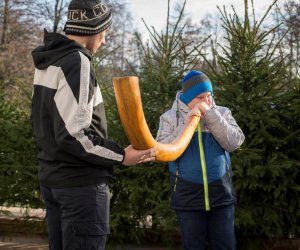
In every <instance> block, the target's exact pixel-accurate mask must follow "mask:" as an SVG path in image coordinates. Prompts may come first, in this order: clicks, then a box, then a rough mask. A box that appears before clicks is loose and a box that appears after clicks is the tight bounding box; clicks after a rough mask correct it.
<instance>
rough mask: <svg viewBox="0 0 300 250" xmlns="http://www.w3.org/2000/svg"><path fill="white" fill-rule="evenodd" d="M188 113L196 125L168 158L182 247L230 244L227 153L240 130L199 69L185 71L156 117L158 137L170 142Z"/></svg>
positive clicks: (240, 137)
mask: <svg viewBox="0 0 300 250" xmlns="http://www.w3.org/2000/svg"><path fill="white" fill-rule="evenodd" d="M192 115H198V116H201V120H200V124H199V125H198V129H197V131H196V132H195V134H194V136H193V137H192V140H191V142H190V144H189V145H188V147H187V149H186V150H185V152H184V153H183V154H182V155H181V156H180V157H179V158H178V159H177V160H175V161H173V162H169V171H170V186H171V203H172V208H173V209H174V210H175V212H176V216H177V220H178V223H179V227H180V231H181V237H182V244H183V247H184V249H185V250H202V249H203V250H204V249H207V248H208V246H210V248H211V249H224V250H225V249H228V250H229V249H230V250H232V249H235V244H236V243H235V236H234V204H235V201H236V198H235V193H234V189H233V186H232V181H231V179H232V176H231V164H230V156H229V152H231V151H233V150H235V149H237V148H238V147H239V146H240V145H241V144H242V143H243V141H244V138H245V137H244V134H243V132H242V131H241V129H240V128H239V126H238V125H237V123H236V121H235V120H234V118H233V117H232V115H231V112H230V110H229V109H228V108H226V107H220V106H217V105H215V103H214V100H213V87H212V84H211V82H210V80H209V78H208V77H207V76H206V75H205V74H203V73H202V72H200V71H196V70H192V71H190V72H188V73H187V74H186V75H185V77H184V78H183V80H182V91H181V92H179V93H178V94H177V96H176V100H175V101H174V103H173V106H172V108H171V109H170V110H168V111H167V112H166V113H164V114H163V115H162V116H161V118H160V124H159V130H158V134H157V138H156V139H157V141H159V142H163V143H169V142H171V141H173V139H175V138H176V137H177V135H178V134H179V133H180V131H181V129H182V127H183V125H184V123H185V122H186V121H188V119H189V117H190V116H192Z"/></svg>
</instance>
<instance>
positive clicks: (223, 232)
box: [176, 205, 236, 250]
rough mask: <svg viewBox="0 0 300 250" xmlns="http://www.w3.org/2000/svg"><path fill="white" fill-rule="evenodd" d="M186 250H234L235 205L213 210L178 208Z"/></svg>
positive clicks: (177, 212) (177, 213) (178, 218)
mask: <svg viewBox="0 0 300 250" xmlns="http://www.w3.org/2000/svg"><path fill="white" fill-rule="evenodd" d="M176 215H177V220H178V223H179V226H180V231H181V238H182V245H183V248H184V250H207V249H212V250H234V249H236V241H235V236H234V206H233V205H232V206H227V207H221V208H217V209H213V210H211V211H208V212H206V211H183V210H180V211H179V210H176Z"/></svg>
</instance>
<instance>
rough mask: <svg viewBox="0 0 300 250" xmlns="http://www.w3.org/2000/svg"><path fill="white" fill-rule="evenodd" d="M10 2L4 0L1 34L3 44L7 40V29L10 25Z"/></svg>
mask: <svg viewBox="0 0 300 250" xmlns="http://www.w3.org/2000/svg"><path fill="white" fill-rule="evenodd" d="M8 2H9V0H4V11H3V29H2V35H1V45H3V44H5V42H6V31H7V26H8V13H9V11H8Z"/></svg>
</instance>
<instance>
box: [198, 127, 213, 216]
mask: <svg viewBox="0 0 300 250" xmlns="http://www.w3.org/2000/svg"><path fill="white" fill-rule="evenodd" d="M197 129H198V142H199V151H200V161H201V167H202V176H203V186H204V199H205V210H206V211H209V210H210V207H209V197H208V183H207V173H206V163H205V155H204V150H203V143H202V133H201V127H200V123H199V124H198V126H197Z"/></svg>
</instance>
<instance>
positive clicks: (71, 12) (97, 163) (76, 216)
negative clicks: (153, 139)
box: [32, 0, 155, 250]
mask: <svg viewBox="0 0 300 250" xmlns="http://www.w3.org/2000/svg"><path fill="white" fill-rule="evenodd" d="M111 20H112V16H111V10H110V8H109V7H108V6H107V5H106V3H105V2H103V1H102V0H72V1H71V2H70V5H69V9H68V20H67V23H66V25H65V33H66V36H64V35H61V34H54V33H48V32H47V31H45V37H44V45H43V46H40V47H38V48H36V49H35V50H34V51H33V52H32V56H33V61H34V65H35V68H36V69H35V75H34V93H33V98H32V122H33V131H34V136H35V138H36V141H37V145H38V148H39V153H38V160H39V182H40V187H41V193H42V196H43V199H44V202H45V207H46V214H47V223H48V237H49V249H51V250H62V249H63V250H71V249H72V250H73V249H85V250H91V249H95V250H96V249H97V250H103V249H104V248H105V241H106V237H107V234H109V197H110V194H109V188H108V182H109V179H110V177H111V176H112V174H113V165H122V164H123V165H135V164H137V163H141V162H147V161H152V160H155V150H154V149H149V150H140V151H139V150H135V149H133V148H132V146H129V147H127V148H125V150H123V149H122V148H120V147H119V146H118V145H117V144H116V143H114V142H113V141H111V140H108V139H107V124H106V117H105V110H104V103H103V99H102V95H101V91H100V88H99V86H98V84H97V81H96V78H95V72H94V69H93V66H92V64H91V61H92V54H94V53H95V52H96V51H97V49H98V48H99V47H100V46H101V45H102V44H104V43H105V35H106V32H107V30H108V28H109V27H110V26H111Z"/></svg>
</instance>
